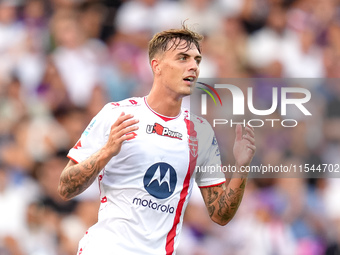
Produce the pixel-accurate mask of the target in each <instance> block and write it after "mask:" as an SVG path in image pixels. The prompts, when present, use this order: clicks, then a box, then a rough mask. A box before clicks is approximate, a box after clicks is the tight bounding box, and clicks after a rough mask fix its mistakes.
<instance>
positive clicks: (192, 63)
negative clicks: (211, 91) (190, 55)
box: [189, 59, 199, 72]
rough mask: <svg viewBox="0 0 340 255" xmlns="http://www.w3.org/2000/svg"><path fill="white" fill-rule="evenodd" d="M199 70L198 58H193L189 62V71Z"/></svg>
mask: <svg viewBox="0 0 340 255" xmlns="http://www.w3.org/2000/svg"><path fill="white" fill-rule="evenodd" d="M197 70H199V65H198V63H197V61H196V59H192V60H191V61H190V64H189V71H194V72H197Z"/></svg>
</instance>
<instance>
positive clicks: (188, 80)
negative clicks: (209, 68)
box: [183, 76, 196, 84]
mask: <svg viewBox="0 0 340 255" xmlns="http://www.w3.org/2000/svg"><path fill="white" fill-rule="evenodd" d="M183 80H184V81H186V82H188V83H189V84H191V83H193V82H194V81H195V80H196V77H195V76H187V77H185V78H184V79H183Z"/></svg>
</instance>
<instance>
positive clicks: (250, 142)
mask: <svg viewBox="0 0 340 255" xmlns="http://www.w3.org/2000/svg"><path fill="white" fill-rule="evenodd" d="M245 131H246V134H245V135H242V126H241V125H240V124H238V125H236V137H235V143H234V148H233V153H234V157H235V160H236V165H238V166H239V167H240V166H248V165H249V164H250V162H251V160H252V159H253V157H254V154H255V150H256V147H255V133H254V128H253V127H250V126H248V125H247V126H246V128H245Z"/></svg>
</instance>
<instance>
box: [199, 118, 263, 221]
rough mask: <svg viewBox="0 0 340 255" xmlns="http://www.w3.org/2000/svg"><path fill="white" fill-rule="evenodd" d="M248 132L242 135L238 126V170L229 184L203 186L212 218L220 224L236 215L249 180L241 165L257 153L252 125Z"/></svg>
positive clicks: (236, 149) (236, 142)
mask: <svg viewBox="0 0 340 255" xmlns="http://www.w3.org/2000/svg"><path fill="white" fill-rule="evenodd" d="M245 130H246V134H245V135H242V127H241V126H240V125H237V126H236V138H235V143H234V148H233V152H234V157H235V160H236V169H237V170H238V171H237V172H236V173H235V174H234V175H233V176H232V178H231V179H230V181H229V183H228V185H227V186H226V185H225V184H221V185H218V186H213V187H208V188H201V193H202V196H203V199H204V202H205V205H206V207H207V209H208V212H209V216H210V218H211V219H212V220H213V221H214V222H216V223H218V224H220V225H225V224H227V223H228V222H229V221H230V220H231V219H232V218H233V217H234V215H235V213H236V211H237V209H238V207H239V206H240V203H241V201H242V197H243V193H244V190H245V187H246V182H247V173H242V172H241V171H240V170H241V166H247V165H249V164H250V162H251V160H252V158H253V156H254V154H255V150H256V147H255V134H254V129H253V128H252V127H249V126H247V127H246V128H245Z"/></svg>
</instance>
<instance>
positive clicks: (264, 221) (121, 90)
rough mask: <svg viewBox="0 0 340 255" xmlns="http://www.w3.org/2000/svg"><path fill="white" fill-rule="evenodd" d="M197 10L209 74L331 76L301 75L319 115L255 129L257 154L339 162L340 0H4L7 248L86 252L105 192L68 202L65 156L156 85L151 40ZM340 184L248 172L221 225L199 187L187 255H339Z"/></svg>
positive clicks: (0, 9)
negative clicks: (109, 108)
mask: <svg viewBox="0 0 340 255" xmlns="http://www.w3.org/2000/svg"><path fill="white" fill-rule="evenodd" d="M186 19H187V24H188V25H189V26H191V27H192V28H194V29H195V30H196V31H198V32H200V33H202V34H203V35H204V36H205V40H204V42H203V61H202V64H201V75H200V77H204V78H212V77H218V78H227V77H232V78H254V77H261V78H265V77H267V78H329V80H332V81H333V82H328V83H325V82H315V83H313V82H308V84H307V85H306V84H305V85H304V86H308V87H309V89H310V90H311V91H312V97H313V100H314V101H315V100H316V102H317V104H314V107H315V108H313V121H312V123H311V122H309V121H308V120H306V121H305V120H301V123H299V125H298V127H296V128H293V129H289V130H288V131H287V130H286V131H285V132H283V131H282V130H283V129H282V128H271V129H265V128H264V129H259V130H258V131H257V141H258V145H257V146H258V150H257V153H256V157H255V158H254V162H255V163H263V164H268V163H271V164H278V163H279V162H285V163H287V164H288V162H294V163H296V164H304V163H315V164H320V163H339V162H340V160H339V158H340V143H339V142H340V85H339V84H337V78H338V77H339V76H340V1H338V0H322V1H320V0H237V1H236V0H125V1H123V0H121V1H119V0H107V1H95V0H93V1H83V0H0V254H1V255H26V254H29V255H57V254H58V255H71V254H76V250H77V245H78V241H79V239H80V238H81V237H82V236H83V234H84V233H85V232H86V230H87V228H88V227H90V226H91V225H92V224H93V223H95V222H96V220H97V210H98V207H99V203H100V202H99V199H98V198H99V194H98V189H97V187H96V185H93V186H91V188H90V189H89V190H88V191H86V192H85V193H84V194H82V195H80V196H79V197H77V198H76V199H73V200H71V201H68V202H65V201H62V200H61V199H60V198H59V196H58V194H57V185H58V181H59V176H60V173H61V171H62V169H63V168H64V167H65V165H66V164H67V162H68V159H67V158H66V155H67V152H68V150H69V149H70V148H71V147H73V146H74V144H75V143H76V142H77V140H78V138H79V137H80V135H81V133H82V132H83V130H84V129H85V127H86V126H87V125H88V123H89V121H90V120H91V118H92V117H93V116H94V115H95V114H96V113H97V112H98V111H99V110H100V109H101V108H102V107H103V106H104V105H105V104H106V103H107V102H110V101H119V100H122V99H124V98H127V97H130V96H144V95H146V94H147V93H148V91H149V90H150V88H151V84H152V73H151V69H150V67H149V64H148V54H147V43H148V41H149V40H150V39H151V37H152V35H153V34H154V33H156V32H159V31H161V30H163V29H168V28H173V27H176V28H177V27H180V25H181V23H182V22H183V21H184V20H186ZM318 81H320V79H318ZM259 95H261V96H262V98H263V99H264V102H266V101H265V99H266V96H265V93H262V92H261V90H259ZM270 99H271V98H270ZM269 102H270V100H269ZM277 117H278V118H280V116H277ZM226 137H229V138H226V141H227V142H229V144H232V140H233V134H232V133H231V134H230V136H226ZM228 139H229V140H228ZM339 194H340V182H339V180H338V179H336V178H327V176H324V178H318V179H315V178H276V179H273V178H271V179H250V180H249V182H248V186H247V189H246V193H245V196H244V200H243V202H242V204H241V206H240V208H239V211H238V213H237V215H236V216H235V218H234V219H233V220H232V221H231V222H230V223H229V224H228V225H227V226H225V227H220V226H217V225H216V224H214V223H213V222H212V221H211V220H210V219H209V217H208V215H207V211H206V208H205V206H204V204H203V200H202V198H201V196H200V193H199V191H197V189H195V191H194V193H193V195H192V198H191V202H190V204H189V206H188V209H187V212H186V214H185V223H184V227H183V232H182V235H181V243H180V247H179V250H178V254H179V255H210V254H214V255H245V254H246V255H295V254H296V255H321V254H326V255H336V254H340V200H339ZM132 241H133V240H132Z"/></svg>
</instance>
